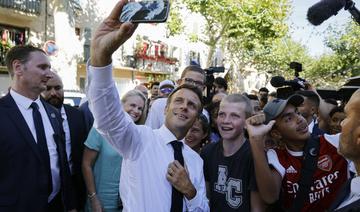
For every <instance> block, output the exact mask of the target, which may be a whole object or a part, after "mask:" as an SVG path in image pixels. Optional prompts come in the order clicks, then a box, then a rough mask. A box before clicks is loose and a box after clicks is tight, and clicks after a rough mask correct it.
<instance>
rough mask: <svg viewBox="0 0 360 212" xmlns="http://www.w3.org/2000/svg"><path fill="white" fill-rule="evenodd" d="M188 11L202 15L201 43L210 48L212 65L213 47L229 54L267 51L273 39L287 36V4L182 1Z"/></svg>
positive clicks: (278, 1)
mask: <svg viewBox="0 0 360 212" xmlns="http://www.w3.org/2000/svg"><path fill="white" fill-rule="evenodd" d="M184 2H185V4H186V5H187V7H188V8H189V9H190V10H191V11H192V12H196V13H199V14H201V15H202V16H203V17H204V19H205V21H206V23H205V31H204V34H205V35H206V39H205V40H204V43H205V44H207V45H208V46H209V48H210V50H209V55H208V62H207V63H208V64H207V65H211V61H212V59H213V58H212V57H213V54H214V52H215V49H216V47H220V46H219V44H222V45H223V47H226V50H227V51H229V52H233V53H235V52H236V51H241V52H244V51H253V50H255V49H259V48H261V49H268V47H269V46H271V43H272V42H273V40H274V39H278V38H281V37H283V36H284V35H285V34H286V33H287V26H286V24H285V19H286V17H287V14H288V11H289V4H288V1H287V0H263V1H258V0H247V1H244V0H235V1H234V0H185V1H184Z"/></svg>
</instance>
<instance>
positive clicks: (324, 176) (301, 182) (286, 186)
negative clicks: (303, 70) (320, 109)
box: [246, 95, 350, 211]
mask: <svg viewBox="0 0 360 212" xmlns="http://www.w3.org/2000/svg"><path fill="white" fill-rule="evenodd" d="M303 101H304V98H303V97H302V96H299V95H292V96H290V97H289V98H288V99H287V100H283V99H275V100H273V101H271V102H269V103H267V104H266V106H265V108H264V114H261V115H256V116H253V117H251V118H249V119H247V121H246V129H247V130H248V133H249V139H250V144H251V150H252V153H253V158H254V166H255V176H256V181H257V183H258V189H259V192H260V194H261V197H262V198H263V200H264V201H265V202H266V203H268V204H272V203H275V202H276V201H277V200H279V202H280V203H281V207H282V208H285V209H286V210H289V211H324V209H326V208H329V206H330V204H331V203H332V202H333V201H334V200H335V198H336V195H337V193H338V192H339V190H340V188H341V186H342V184H343V183H345V182H346V180H347V179H348V177H349V176H350V163H349V162H348V161H347V160H346V159H345V158H344V157H343V156H341V155H340V154H339V153H338V146H339V135H335V136H330V135H324V136H320V137H311V136H310V132H309V130H308V124H307V122H306V120H305V119H304V117H303V116H302V115H301V114H300V113H299V111H298V110H297V107H298V106H300V105H301V104H302V103H303ZM267 136H270V137H271V138H272V139H273V140H275V141H277V142H279V143H280V146H279V147H277V148H273V149H269V150H268V151H267V152H266V153H265V152H264V145H265V141H266V138H267ZM280 191H281V192H280Z"/></svg>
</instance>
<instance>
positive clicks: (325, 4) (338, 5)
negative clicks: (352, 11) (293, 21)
mask: <svg viewBox="0 0 360 212" xmlns="http://www.w3.org/2000/svg"><path fill="white" fill-rule="evenodd" d="M345 1H346V0H321V1H320V2H318V3H316V4H314V5H313V6H311V7H310V8H309V10H308V12H307V19H308V20H309V22H310V23H311V24H313V25H315V26H318V25H320V24H321V23H322V22H324V21H325V20H327V19H328V18H330V17H331V16H333V15H337V13H338V12H339V11H340V10H341V9H342V8H343V7H344V6H345V3H346V2H345Z"/></svg>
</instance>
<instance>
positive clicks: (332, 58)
mask: <svg viewBox="0 0 360 212" xmlns="http://www.w3.org/2000/svg"><path fill="white" fill-rule="evenodd" d="M359 38H360V27H359V26H358V25H357V24H356V23H355V22H354V21H350V22H349V23H348V24H347V25H346V27H345V29H343V30H339V29H334V28H329V34H328V36H327V38H326V39H325V44H326V45H327V46H328V47H329V48H330V49H331V50H332V51H333V52H332V53H331V54H325V55H322V56H320V57H319V58H317V59H314V60H313V61H312V63H311V65H310V67H309V70H308V71H307V74H308V75H309V78H311V79H313V80H314V82H315V84H316V85H319V86H322V87H324V86H325V87H339V86H341V85H342V84H343V83H344V82H345V81H346V79H347V78H349V77H354V76H359V75H360V39H359Z"/></svg>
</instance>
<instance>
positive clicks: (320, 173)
mask: <svg viewBox="0 0 360 212" xmlns="http://www.w3.org/2000/svg"><path fill="white" fill-rule="evenodd" d="M337 144H338V143H337ZM337 144H335V145H336V146H337ZM271 151H273V150H271ZM275 152H276V154H270V155H269V153H268V156H270V157H269V163H270V164H271V165H273V166H274V168H275V169H276V170H277V171H278V172H279V173H280V174H281V176H282V177H283V180H282V188H281V189H282V191H281V192H282V193H281V201H282V203H283V207H285V208H287V209H290V208H291V206H292V203H293V201H294V198H295V196H296V192H297V191H298V190H299V184H298V182H299V180H300V172H301V166H302V161H303V157H302V156H301V155H299V152H291V151H289V150H287V149H276V150H275ZM273 153H274V152H273ZM276 156H277V158H276ZM277 160H278V161H277ZM279 162H280V164H279ZM348 173H349V170H348V162H347V161H346V160H345V159H344V158H343V157H342V156H341V155H339V154H338V152H337V147H335V146H334V145H333V144H331V143H330V142H328V141H327V140H326V139H325V138H324V136H321V137H320V153H319V158H318V163H317V170H315V173H314V176H313V184H312V186H311V187H310V192H309V196H308V198H307V200H306V202H305V204H304V205H303V208H302V210H301V211H318V212H320V211H325V210H326V209H327V208H329V206H330V205H331V203H332V201H334V200H335V198H336V195H337V193H338V191H339V190H340V188H341V186H342V185H343V183H345V181H346V180H347V179H348Z"/></svg>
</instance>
